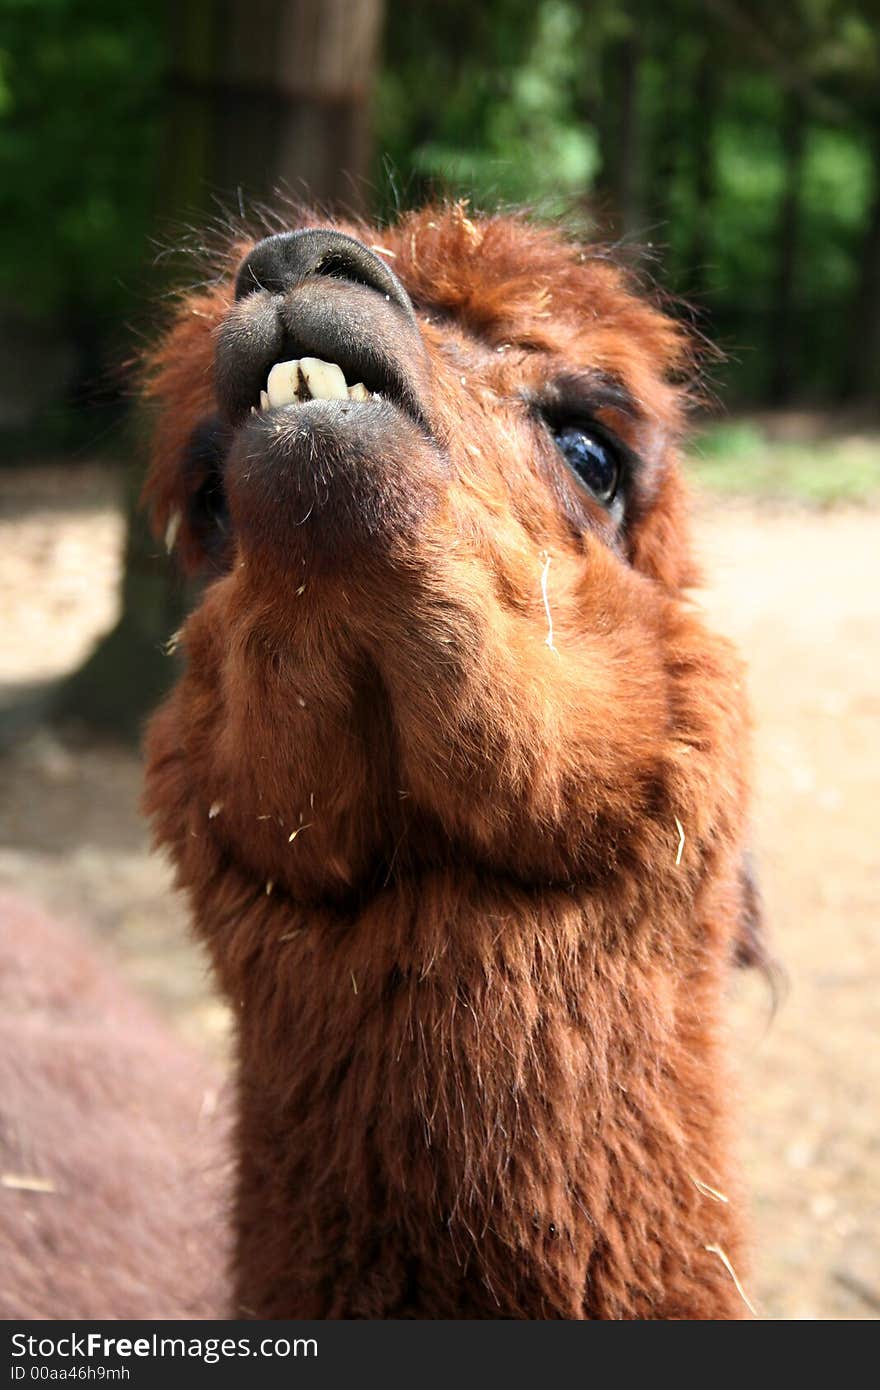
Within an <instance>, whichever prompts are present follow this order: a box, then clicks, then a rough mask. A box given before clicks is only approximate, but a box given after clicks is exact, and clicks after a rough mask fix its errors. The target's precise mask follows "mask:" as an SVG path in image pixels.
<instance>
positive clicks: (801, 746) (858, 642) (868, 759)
mask: <svg viewBox="0 0 880 1390" xmlns="http://www.w3.org/2000/svg"><path fill="white" fill-rule="evenodd" d="M698 521H699V524H698V528H697V533H698V536H699V538H700V542H701V551H702V555H703V559H704V564H705V568H706V572H707V576H708V586H707V589H706V591H705V595H704V601H705V604H706V606H707V607H708V608H709V610H710V611H711V613H712V614H713V616H714V618H715V620H716V623H717V625H719V626H720V627H722V628H723V629H724V630H726V631H727V632H729V633H730V634H731V635H732V636H734V637H735V638H736V640H737V641H738V642H739V644H740V646H741V648H742V650H743V651H744V653H745V655H746V657H747V659H748V661H749V665H750V671H751V685H752V693H753V698H754V703H755V708H756V715H757V724H758V734H757V761H756V782H757V798H756V807H755V846H756V851H757V856H758V861H759V865H760V871H761V877H762V882H763V889H764V894H765V898H766V905H767V913H768V917H769V921H770V924H771V927H772V932H773V938H774V945H775V950H776V953H777V955H778V956H779V957H780V958H781V960H782V961H783V962H784V965H785V969H786V971H787V974H788V988H787V993H786V996H785V998H784V999H783V1001H782V1003H781V1006H780V1008H779V1010H778V1012H777V1014H776V1016H775V1018H773V1019H772V1020H771V1018H770V1013H771V1010H770V1001H769V995H768V991H767V988H766V986H765V984H764V983H763V981H762V980H761V979H759V978H758V977H756V976H750V975H745V976H739V977H738V978H737V979H736V980H735V981H734V982H733V984H732V987H731V994H732V998H731V1020H732V1024H731V1026H732V1033H733V1044H734V1050H735V1053H736V1055H737V1057H738V1060H739V1070H740V1073H741V1077H742V1081H741V1098H740V1108H741V1115H742V1126H741V1129H742V1154H743V1161H744V1164H745V1169H746V1175H747V1181H748V1185H749V1188H750V1190H751V1193H752V1197H753V1204H754V1224H755V1232H756V1244H757V1257H756V1261H755V1265H754V1268H753V1270H752V1271H751V1274H750V1277H749V1279H748V1281H747V1282H748V1287H749V1292H750V1293H751V1295H752V1297H753V1299H754V1300H755V1302H756V1303H757V1304H758V1307H759V1310H760V1311H761V1313H762V1314H763V1315H764V1316H766V1317H773V1318H876V1317H878V1316H880V1124H878V1110H880V1050H878V1047H877V1044H876V1031H877V1030H876V1024H877V1002H876V1000H877V994H878V985H880V936H878V933H877V931H876V908H877V903H878V899H880V891H878V890H880V855H878V849H877V845H878V837H877V817H876V807H877V762H878V757H877V741H876V730H877V715H878V713H880V661H878V655H880V645H878V638H880V597H878V596H880V544H878V539H877V538H878V517H877V515H876V513H871V512H870V511H858V510H836V511H832V512H807V511H798V510H791V509H779V508H777V509H775V510H771V509H768V508H767V507H766V506H763V507H760V508H758V507H756V506H751V505H745V504H738V503H724V504H723V505H722V504H719V503H710V502H705V503H704V504H703V505H702V506H701V508H700V514H699V518H698ZM121 541H122V526H121V521H120V517H119V511H118V503H117V497H116V493H115V491H114V487H113V483H112V479H111V477H110V476H109V475H108V474H107V472H106V471H104V470H102V469H101V468H99V467H88V466H80V467H79V468H78V469H76V470H74V471H69V472H66V473H63V474H62V472H61V471H60V470H53V469H40V470H37V471H28V472H27V473H24V472H22V473H16V472H7V473H0V606H2V611H3V614H4V636H3V644H2V653H0V708H2V706H3V705H4V704H10V703H13V702H15V701H16V700H18V699H20V698H21V697H22V695H26V694H27V693H28V692H29V691H30V690H31V688H32V687H37V686H38V685H39V683H40V682H41V681H45V680H46V679H48V678H52V677H55V676H57V675H59V674H61V673H62V672H64V671H66V670H68V669H70V668H71V667H73V666H75V664H76V663H77V662H78V661H79V660H80V659H81V658H82V656H83V655H84V653H85V652H86V651H87V650H88V648H89V646H90V644H91V643H92V642H93V640H94V638H95V637H96V635H97V634H98V633H100V632H101V631H102V630H104V629H106V628H107V627H108V626H109V625H110V623H111V622H112V620H113V617H114V615H115V602H116V601H115V586H116V579H117V575H118V568H119V556H120V546H121ZM139 782H140V769H139V765H138V759H137V757H136V756H135V755H134V754H133V753H132V752H130V751H129V750H125V749H120V748H116V747H112V746H96V745H95V744H88V745H83V744H82V743H77V742H76V741H71V740H66V741H64V742H62V741H59V739H58V737H57V736H56V735H54V734H51V733H49V732H48V731H46V730H39V731H38V732H36V733H32V734H29V735H28V736H27V737H22V738H20V739H19V740H18V741H17V743H16V744H15V745H14V746H13V747H12V748H11V749H9V750H8V751H7V752H6V753H5V754H4V755H2V758H0V888H2V887H14V888H15V889H17V890H19V891H21V892H25V893H28V894H29V895H31V896H32V897H33V898H35V899H37V900H39V901H42V902H44V903H46V904H48V905H49V906H51V907H52V908H53V909H54V910H55V911H57V912H60V913H63V914H67V915H69V916H74V917H77V918H78V919H79V920H81V921H82V922H83V923H85V924H86V926H87V927H88V929H89V930H92V931H95V932H97V933H98V934H99V935H101V936H102V937H103V938H105V939H106V940H108V941H109V942H110V944H111V947H112V949H113V950H114V951H115V952H116V953H117V955H118V957H119V959H120V960H121V962H122V964H123V966H124V968H125V970H126V971H127V972H128V973H129V974H130V975H131V976H132V977H133V978H134V979H135V980H136V981H138V982H139V983H140V984H141V985H142V986H143V988H144V989H145V990H147V991H148V992H149V993H150V994H151V995H152V996H153V997H154V998H155V999H156V1000H157V1001H158V1002H159V1004H160V1005H161V1006H162V1007H163V1008H164V1009H165V1010H166V1011H167V1012H168V1014H169V1016H170V1017H171V1018H172V1019H173V1020H174V1023H175V1026H178V1027H179V1028H180V1029H181V1031H182V1032H184V1033H185V1034H187V1035H188V1036H190V1037H195V1038H197V1039H199V1040H200V1041H201V1042H203V1043H204V1044H205V1045H206V1046H208V1047H210V1048H211V1049H212V1050H215V1051H217V1052H219V1053H221V1055H222V1053H223V1051H224V1049H225V1041H226V1016H225V1013H224V1011H223V1009H222V1007H221V1006H220V1005H219V1004H218V1003H217V1002H216V1000H214V998H213V997H212V995H211V991H210V987H209V984H208V981H207V979H206V975H205V971H204V967H203V963H202V961H201V959H200V958H199V956H198V955H197V954H196V952H195V951H194V949H193V948H192V947H191V946H190V945H189V943H188V941H187V938H186V935H185V916H184V913H183V911H182V908H181V905H180V903H179V902H178V901H177V900H176V899H175V897H174V895H173V893H172V892H171V890H170V887H169V874H168V871H167V868H166V866H165V865H164V864H162V863H161V862H160V861H159V860H157V859H156V858H153V857H151V856H150V855H149V853H148V850H147V844H146V835H145V830H144V826H143V825H142V823H141V821H140V819H139V817H138V814H137V798H138V792H139ZM872 1024H873V1027H872V1026H871V1025H872Z"/></svg>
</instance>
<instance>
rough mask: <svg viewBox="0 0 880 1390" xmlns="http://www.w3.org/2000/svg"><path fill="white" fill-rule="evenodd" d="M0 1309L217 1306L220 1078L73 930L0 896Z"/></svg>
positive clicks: (74, 1312)
mask: <svg viewBox="0 0 880 1390" xmlns="http://www.w3.org/2000/svg"><path fill="white" fill-rule="evenodd" d="M0 1006H2V1007H0V1318H64V1319H74V1320H81V1319H86V1318H88V1319H91V1318H208V1317H214V1318H216V1317H221V1316H222V1314H223V1309H224V1308H225V1307H226V1306H227V1304H228V1290H227V1287H226V1280H225V1275H224V1262H225V1257H226V1253H227V1252H226V1244H227V1241H226V1231H227V1226H228V1222H227V1201H226V1196H225V1188H226V1186H227V1181H228V1174H227V1168H226V1163H225V1152H224V1149H223V1145H222V1140H221V1137H220V1130H221V1127H220V1125H219V1121H218V1115H219V1111H218V1112H217V1114H215V1113H214V1112H215V1110H216V1108H217V1104H218V1079H217V1077H216V1075H215V1074H214V1073H213V1071H212V1069H211V1068H209V1067H207V1066H205V1065H204V1064H202V1063H201V1062H199V1061H198V1060H197V1059H196V1058H195V1057H194V1056H193V1055H192V1054H191V1053H190V1052H189V1051H188V1050H187V1049H186V1048H185V1047H184V1046H183V1045H182V1044H181V1042H180V1041H179V1039H176V1038H174V1037H173V1036H172V1035H171V1033H170V1031H169V1030H168V1028H167V1027H165V1026H164V1025H163V1024H162V1022H161V1021H160V1020H159V1019H157V1018H156V1017H155V1015H153V1014H152V1013H151V1012H150V1011H149V1010H148V1009H146V1008H145V1007H144V1006H143V1005H142V1004H141V1002H140V1001H139V1000H137V999H136V998H135V997H134V996H133V994H132V992H131V990H129V989H128V988H126V986H125V984H124V982H123V981H122V980H121V979H120V977H119V974H118V972H117V971H114V970H113V969H112V968H111V967H110V966H109V965H108V963H107V962H106V961H104V960H103V959H102V958H101V956H100V954H99V953H98V952H97V951H96V950H95V949H94V948H93V947H92V946H91V945H90V944H89V943H88V942H87V940H86V939H85V937H84V936H83V935H82V934H77V933H76V932H75V931H73V930H71V929H70V928H69V927H65V926H62V925H61V924H59V923H58V922H54V921H52V920H51V919H49V918H48V917H46V916H45V914H43V913H42V912H40V911H38V910H37V909H36V908H34V907H32V906H30V905H28V904H26V903H24V902H21V901H20V900H18V899H15V898H12V897H9V896H6V897H3V898H2V899H0Z"/></svg>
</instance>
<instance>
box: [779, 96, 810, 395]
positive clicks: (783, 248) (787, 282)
mask: <svg viewBox="0 0 880 1390" xmlns="http://www.w3.org/2000/svg"><path fill="white" fill-rule="evenodd" d="M806 133H807V124H806V117H805V111H804V103H803V99H802V97H801V95H800V93H799V92H796V91H791V92H789V93H788V95H787V96H786V98H785V111H784V115H783V123H782V158H783V183H782V196H781V200H780V204H779V218H778V221H777V231H776V283H775V286H774V291H773V298H772V321H771V324H770V350H771V362H772V376H771V383H770V393H771V400H772V402H773V404H774V405H783V404H785V403H786V402H787V401H788V400H789V399H790V397H791V393H792V389H793V387H794V383H795V380H796V377H797V370H796V367H797V364H796V361H795V357H796V344H797V323H796V316H795V290H796V285H797V260H798V250H799V242H800V214H801V184H802V181H803V165H804V150H805V147H806Z"/></svg>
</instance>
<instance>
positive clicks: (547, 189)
mask: <svg viewBox="0 0 880 1390" xmlns="http://www.w3.org/2000/svg"><path fill="white" fill-rule="evenodd" d="M493 8H494V12H495V13H494V24H493V25H492V27H490V28H486V27H485V18H486V15H487V13H488V12H489V11H491V10H492V9H493ZM576 8H577V7H575V6H572V5H570V4H566V3H562V2H561V0H545V3H544V4H540V5H534V4H533V5H528V6H527V5H520V4H518V3H516V0H513V3H508V4H506V5H498V4H496V5H495V6H494V7H492V6H485V7H481V9H480V10H479V11H476V13H477V14H480V13H481V14H482V17H483V19H482V24H481V23H480V22H479V21H478V22H477V25H476V28H475V29H474V30H473V31H472V32H471V33H470V34H468V33H467V25H468V23H470V24H471V25H473V24H474V16H475V7H473V6H472V5H467V6H460V7H459V6H457V5H456V4H453V5H451V6H448V7H445V14H446V18H447V20H449V18H450V17H451V12H452V11H459V13H458V14H457V19H458V21H459V22H457V23H455V24H454V25H453V26H451V27H450V29H449V30H448V32H447V34H446V37H447V39H448V47H446V46H444V43H443V35H442V34H441V35H439V36H438V35H431V36H429V33H428V32H427V26H429V25H432V24H433V23H434V17H433V16H432V15H428V14H423V16H422V20H421V23H422V26H423V27H422V29H420V28H419V25H418V22H417V20H418V13H417V12H418V10H419V6H418V5H416V6H412V5H409V6H407V5H406V4H403V5H401V4H397V5H396V6H395V5H394V4H392V5H391V17H390V23H389V34H390V35H391V51H390V53H389V55H388V61H387V62H386V66H385V68H384V70H383V72H382V74H381V77H380V82H379V91H378V99H377V105H378V122H377V123H378V130H379V147H380V150H381V151H382V153H383V156H384V157H385V158H386V159H387V160H388V162H389V164H390V167H391V168H392V170H395V171H400V172H401V173H402V174H403V176H404V178H403V183H404V187H405V188H408V189H409V188H412V187H413V186H415V187H416V188H417V189H418V190H419V192H420V193H424V192H428V191H429V190H434V189H440V190H442V191H444V192H446V193H449V194H456V195H466V196H469V197H470V198H472V200H473V201H474V203H475V204H476V205H478V206H494V205H497V204H498V203H508V204H509V203H513V204H523V203H527V204H529V205H530V206H535V207H538V208H540V210H541V211H542V212H543V213H544V215H546V216H553V215H555V214H558V213H560V212H562V211H566V210H568V209H569V208H570V206H571V203H572V200H573V199H576V198H578V197H582V196H583V193H584V191H585V190H586V189H588V188H589V187H590V186H591V184H592V182H593V179H594V177H595V174H596V169H597V166H598V144H597V139H596V134H595V131H594V130H593V129H592V128H591V127H590V125H589V124H588V123H586V122H584V121H583V120H581V119H580V118H579V115H578V111H577V92H578V78H579V74H580V69H581V67H582V65H583V53H582V50H581V46H580V43H579V32H578V18H577V13H576ZM402 30H403V32H402ZM438 37H439V38H440V42H437V41H436V40H437V38H438ZM426 40H427V41H426ZM432 40H434V41H432ZM469 40H470V42H469ZM438 94H440V99H439V100H438Z"/></svg>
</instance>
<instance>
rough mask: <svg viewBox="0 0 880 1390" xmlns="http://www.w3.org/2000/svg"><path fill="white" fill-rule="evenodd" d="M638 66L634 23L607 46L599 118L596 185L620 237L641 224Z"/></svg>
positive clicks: (634, 232)
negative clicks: (598, 165) (631, 28)
mask: <svg viewBox="0 0 880 1390" xmlns="http://www.w3.org/2000/svg"><path fill="white" fill-rule="evenodd" d="M634 23H635V21H634ZM640 66H641V39H640V37H639V34H638V32H637V30H636V29H635V27H634V28H633V30H632V31H631V32H630V33H628V34H626V35H625V36H624V37H622V38H620V39H617V40H615V41H614V42H613V43H612V44H611V45H610V46H609V50H608V53H607V58H606V60H605V64H604V68H605V77H604V81H603V93H602V108H601V112H600V121H599V146H600V156H601V167H600V171H599V177H598V180H597V186H598V190H599V193H600V197H601V198H602V200H603V202H604V203H605V204H606V209H607V215H606V220H607V223H608V227H609V230H610V231H611V233H612V234H613V235H614V236H615V237H618V238H621V239H624V240H626V239H629V238H633V237H637V236H639V235H640V234H641V233H642V232H643V230H644V228H643V211H642V198H641V193H642V187H641V184H642V158H641V153H642V151H641V121H640V110H639V71H640Z"/></svg>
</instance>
